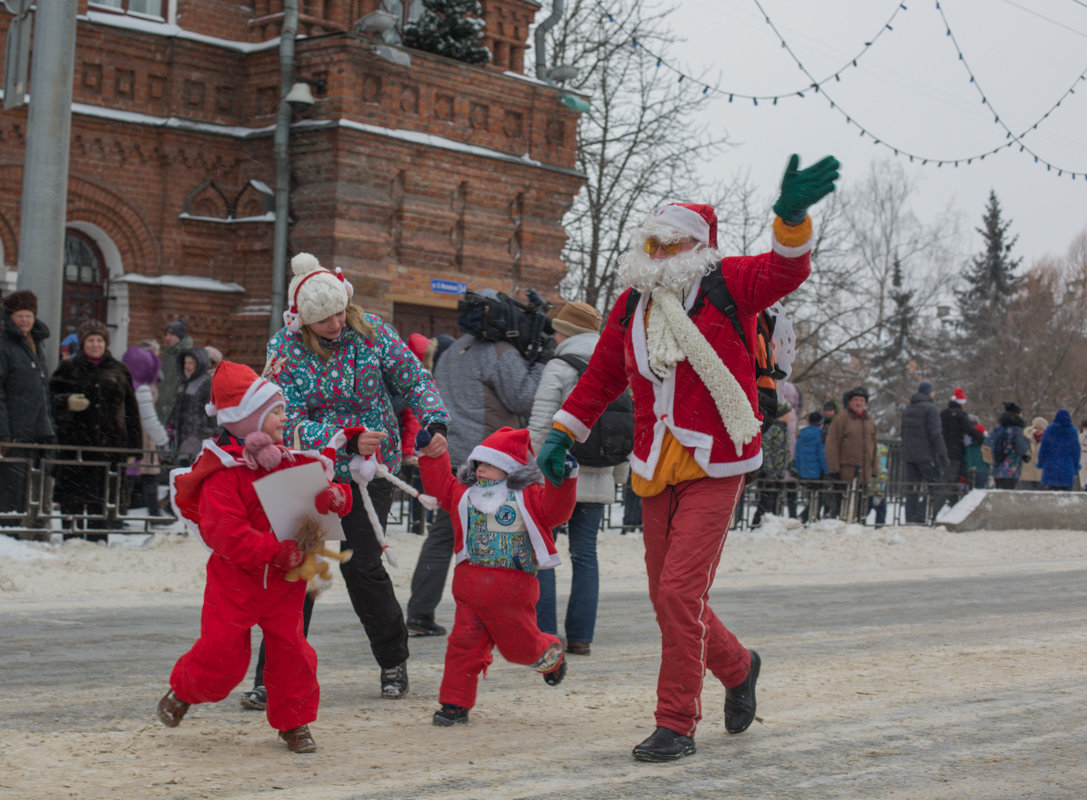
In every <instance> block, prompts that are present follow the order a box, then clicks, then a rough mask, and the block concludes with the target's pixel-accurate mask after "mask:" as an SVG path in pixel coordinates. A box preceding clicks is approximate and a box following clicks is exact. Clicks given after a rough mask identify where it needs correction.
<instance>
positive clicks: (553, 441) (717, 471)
mask: <svg viewBox="0 0 1087 800" xmlns="http://www.w3.org/2000/svg"><path fill="white" fill-rule="evenodd" d="M837 178H838V162H837V160H836V159H834V158H832V157H829V156H828V157H827V158H824V159H823V160H821V161H820V162H818V163H817V164H815V165H814V166H812V167H809V168H807V169H804V170H801V169H799V158H798V157H797V156H795V155H794V156H793V157H792V158H791V159H790V161H789V165H788V167H787V168H786V171H785V176H784V178H783V180H782V184H781V195H780V197H779V198H778V200H777V202H776V203H775V204H774V211H775V213H776V214H777V219H775V220H774V225H773V233H774V241H773V249H772V251H771V252H769V253H764V254H762V255H757V256H740V257H731V258H723V257H722V253H720V252H719V251H718V250H717V216H716V213H715V212H714V209H713V207H712V206H708V205H696V204H690V203H669V204H667V205H664V206H662V207H661V208H659V209H658V210H657V211H656V212H655V213H654V214H652V215H651V216H650V217H649V219H648V220H647V221H646V223H645V224H644V225H643V227H642V228H641V229H639V230H638V231H637V232H636V233H635V235H634V237H633V243H632V247H631V249H630V250H629V251H628V252H627V253H625V254H624V255H623V257H622V258H621V260H620V271H619V277H620V279H621V280H622V281H623V282H624V283H626V284H627V285H629V286H631V287H632V288H630V289H628V290H626V291H625V292H623V294H622V295H620V297H619V299H618V300H617V301H616V303H615V306H614V308H613V309H612V311H611V313H610V314H609V316H608V321H607V323H606V325H605V327H604V332H603V333H602V334H601V337H600V342H599V344H598V345H597V347H596V350H595V351H594V353H593V357H592V359H591V360H590V362H589V367H588V370H587V371H586V372H585V374H584V375H583V376H582V378H581V380H580V381H579V382H578V385H577V386H576V387H575V388H574V391H573V393H572V394H571V395H570V397H569V398H568V399H567V400H566V402H565V403H564V404H563V406H562V408H561V409H559V411H558V412H556V414H555V418H554V429H553V430H552V431H551V432H550V433H548V435H547V438H546V439H545V441H544V445H543V446H542V447H541V448H540V455H539V458H538V462H539V464H540V468H541V470H542V471H543V473H544V475H545V476H546V477H547V479H548V480H550V481H551V482H553V483H561V482H562V479H563V476H562V465H563V459H564V456H565V454H566V452H567V451H568V450H569V449H570V447H571V446H572V445H573V442H574V440H575V439H577V440H579V441H584V440H585V439H586V438H587V436H588V435H589V431H590V429H591V428H592V425H593V423H594V422H596V420H597V418H598V417H599V416H600V414H601V413H602V412H603V410H604V408H605V407H606V406H607V404H608V403H609V402H610V401H612V400H614V399H615V398H616V397H618V396H619V394H620V393H621V392H622V391H623V390H624V389H626V387H627V386H628V385H629V386H630V388H631V392H632V395H633V398H634V426H635V427H634V453H633V455H632V457H631V469H632V472H633V476H632V485H633V488H634V491H635V492H637V493H638V494H639V495H641V497H642V528H643V531H644V542H645V561H646V569H647V572H648V577H649V597H650V600H651V601H652V603H653V608H654V610H655V611H656V617H657V622H658V624H659V626H660V628H661V665H660V672H659V675H658V679H657V710H656V724H657V728H656V730H655V731H654V732H653V734H652V735H650V736H649V737H648V738H647V739H646V740H645V741H643V742H641V743H640V744H639V745H637V746H636V747H635V748H634V751H633V756H634V757H635V758H636V759H639V760H642V761H674V760H676V759H679V758H683V757H685V756H689V755H691V754H692V753H694V752H695V743H694V734H695V728H696V726H697V725H698V722H699V720H700V719H701V718H702V701H701V694H702V680H703V676H704V675H705V673H706V670H707V669H708V670H709V671H710V672H712V673H713V675H714V677H715V678H717V680H719V681H720V682H721V683H722V684H723V685H724V687H725V729H726V730H727V731H728V732H729V733H741V732H743V731H744V730H746V729H747V728H748V726H750V725H751V722H752V721H753V720H754V719H755V682H756V680H757V679H758V676H759V669H760V660H759V656H758V654H757V653H756V652H754V651H752V650H748V649H747V648H745V647H744V646H743V645H741V644H740V642H739V640H738V639H737V637H736V636H735V634H733V633H732V632H731V631H729V630H728V629H727V628H726V627H725V625H724V624H723V623H722V622H721V620H720V619H719V618H718V617H717V616H716V615H715V614H714V613H713V611H712V610H711V608H710V605H709V590H710V587H711V586H712V585H713V580H714V577H715V575H716V573H717V565H718V562H719V561H720V558H721V551H722V548H723V546H724V543H725V537H726V535H727V533H728V528H729V521H730V518H731V515H732V513H733V510H734V508H735V506H736V502H737V500H738V499H739V497H740V493H741V492H742V491H743V486H744V476H745V475H746V474H748V473H750V472H753V471H755V470H757V469H758V468H759V466H760V464H761V463H762V452H761V446H760V434H759V429H760V421H759V416H758V400H757V393H756V385H755V369H754V359H753V357H752V355H751V351H750V350H749V348H748V343H753V342H754V341H755V323H756V315H757V314H758V313H759V312H760V311H762V310H763V309H766V308H769V307H770V306H771V305H773V304H774V303H775V302H777V301H778V300H780V299H781V298H783V297H785V296H786V295H788V294H789V293H790V292H791V291H793V290H794V289H796V288H797V287H798V286H799V285H800V284H801V283H803V281H804V280H805V278H807V277H808V273H809V271H810V267H809V263H808V261H809V251H810V249H811V237H812V225H811V220H810V218H809V217H808V213H807V209H808V207H809V206H811V205H812V204H814V203H816V202H818V201H819V200H820V199H822V198H823V197H824V196H826V195H827V194H828V193H830V192H831V191H833V190H834V182H835V181H836V180H837ZM722 287H723V288H722ZM726 290H727V291H726ZM725 295H729V296H728V297H726V296H725ZM729 301H731V305H732V306H733V309H732V310H733V311H734V314H732V315H730V314H729V313H727V311H726V309H728V308H729V305H730V303H729ZM734 322H735V325H734Z"/></svg>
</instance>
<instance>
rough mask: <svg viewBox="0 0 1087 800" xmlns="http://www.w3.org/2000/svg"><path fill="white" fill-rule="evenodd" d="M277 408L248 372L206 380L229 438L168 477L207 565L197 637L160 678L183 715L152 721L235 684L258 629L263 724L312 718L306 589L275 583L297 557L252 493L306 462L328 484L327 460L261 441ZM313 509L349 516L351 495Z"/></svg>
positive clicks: (289, 724) (314, 699)
mask: <svg viewBox="0 0 1087 800" xmlns="http://www.w3.org/2000/svg"><path fill="white" fill-rule="evenodd" d="M283 405H285V400H284V398H283V395H282V393H281V392H280V390H279V388H278V387H277V386H276V385H275V384H273V383H270V382H268V381H266V380H264V379H262V378H259V377H257V374H256V373H255V372H253V370H251V369H249V367H246V366H244V365H241V364H235V363H232V362H229V361H223V362H222V363H221V364H220V365H219V367H218V369H217V370H216V371H215V376H214V377H213V379H212V388H211V403H210V404H209V407H208V411H209V415H210V414H211V413H213V412H214V413H217V421H218V422H219V424H221V425H223V426H224V427H225V428H226V429H227V431H228V432H229V434H230V437H227V438H225V440H221V441H222V443H215V442H213V441H212V440H210V439H209V440H206V441H205V442H204V447H203V450H202V451H201V453H200V455H199V457H198V458H197V460H196V462H195V463H194V464H193V466H192V467H191V468H189V469H187V470H175V471H174V472H173V473H172V474H171V476H170V483H171V487H170V488H171V500H172V502H173V505H174V508H175V510H176V512H177V514H178V516H179V517H181V518H182V519H183V520H184V521H185V522H186V524H187V525H188V527H189V528H190V530H192V531H193V532H194V533H196V534H197V535H199V536H200V539H201V541H202V542H203V543H204V545H205V546H206V547H207V548H208V549H209V550H211V556H210V557H209V558H208V563H207V585H206V587H205V590H204V607H203V610H202V612H201V620H200V638H199V639H197V640H196V643H195V644H194V645H193V646H192V649H191V650H189V652H187V653H186V654H185V655H183V656H182V657H181V658H180V659H178V661H177V664H176V665H175V666H174V669H173V672H172V673H171V675H170V687H171V690H172V694H173V695H174V697H175V699H176V700H177V701H180V703H181V704H184V708H182V709H181V711H180V713H176V710H173V709H171V708H169V707H168V708H167V714H166V717H165V718H164V717H163V713H162V706H161V705H160V718H162V719H163V722H165V723H166V724H168V725H171V724H173V725H176V724H177V722H179V721H180V718H181V716H183V715H184V712H185V711H186V710H187V705H188V704H194V703H215V702H218V701H219V700H222V699H224V698H225V697H226V696H227V695H228V694H229V693H230V691H231V690H232V689H234V687H235V686H237V685H238V684H239V683H240V682H241V681H242V679H243V678H244V677H245V673H246V670H247V669H248V667H249V661H250V629H251V628H252V627H253V626H254V625H259V626H260V627H261V630H262V631H263V634H264V641H265V643H266V646H267V654H268V655H267V665H266V666H265V672H264V675H265V686H266V687H267V690H268V705H267V715H268V722H269V724H270V725H271V726H272V727H273V728H275V729H276V730H279V731H281V732H284V731H292V730H294V729H297V728H299V727H300V726H305V725H308V723H310V722H312V721H313V720H314V719H316V718H317V705H318V700H319V698H320V689H319V687H318V685H317V655H316V653H315V652H314V650H313V648H312V647H311V646H310V644H309V643H308V642H307V641H306V639H305V637H304V635H303V633H302V601H303V599H304V596H305V592H306V583H305V582H304V581H288V580H286V577H285V575H286V573H287V572H288V571H289V570H290V569H292V568H294V567H296V566H298V565H299V564H300V563H301V561H302V557H303V554H302V553H301V552H300V551H299V550H298V548H297V547H296V546H295V543H294V541H293V540H288V541H284V542H280V541H279V540H277V538H276V535H275V534H274V533H273V532H272V530H271V524H270V523H269V521H268V517H267V516H266V514H265V512H264V508H263V507H262V506H261V503H260V500H259V499H258V497H257V493H256V490H255V489H254V486H253V485H254V484H255V483H256V482H257V481H258V480H260V479H261V478H263V477H265V476H266V475H269V474H271V473H272V472H276V471H278V470H282V469H289V468H291V467H295V466H300V465H302V464H306V463H309V462H318V463H320V464H321V465H322V467H323V468H324V470H325V474H326V476H327V477H328V478H329V479H331V477H332V475H333V472H332V467H333V456H334V453H333V451H332V450H327V451H326V452H325V453H316V452H306V453H303V452H299V451H294V450H288V449H287V448H286V447H283V446H282V445H280V444H276V443H275V442H274V441H273V439H272V437H271V436H269V435H268V434H267V433H263V432H262V431H261V429H262V427H263V426H264V420H265V418H266V416H267V415H268V413H269V412H270V411H272V409H274V408H275V407H276V406H283ZM341 438H343V437H342V436H341ZM331 444H332V445H333V446H335V443H331ZM315 506H316V508H315V510H316V511H319V512H320V511H322V510H324V511H325V512H327V511H328V509H329V507H330V506H331V508H332V509H333V510H335V511H336V512H337V513H338V514H339V515H340V516H343V515H344V514H346V513H347V512H348V511H349V510H350V508H351V494H350V492H349V491H348V490H347V489H346V487H344V486H342V485H340V484H336V483H331V484H330V487H329V489H327V490H325V492H322V493H321V494H319V495H318V498H317V499H316V501H315ZM169 698H170V695H169V694H168V695H167V697H166V698H164V699H163V701H164V702H166V701H167V700H168V699H169ZM171 702H172V701H171ZM171 711H173V713H171ZM307 736H308V731H307ZM285 738H286V737H285ZM288 744H291V740H290V739H288ZM292 749H294V748H292Z"/></svg>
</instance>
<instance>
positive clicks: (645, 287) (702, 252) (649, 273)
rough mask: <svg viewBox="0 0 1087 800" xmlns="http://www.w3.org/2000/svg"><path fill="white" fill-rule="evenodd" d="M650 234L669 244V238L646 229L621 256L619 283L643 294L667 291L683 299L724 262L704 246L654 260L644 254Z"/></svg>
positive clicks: (636, 235)
mask: <svg viewBox="0 0 1087 800" xmlns="http://www.w3.org/2000/svg"><path fill="white" fill-rule="evenodd" d="M651 235H657V236H658V238H660V240H661V241H664V242H666V241H668V238H667V237H666V236H665V237H661V236H659V235H658V234H656V233H653V232H652V231H651V230H649V226H646V227H643V228H641V229H639V230H638V231H637V232H636V233H635V234H634V244H633V245H632V246H631V248H630V249H629V250H627V251H626V252H625V253H623V255H621V256H619V273H618V275H619V280H620V281H622V283H623V284H624V285H627V286H633V287H634V288H635V289H637V290H638V291H640V292H652V291H653V290H654V289H657V288H664V289H671V290H672V291H674V292H676V293H678V294H679V295H680V297H682V296H684V295H686V294H687V292H688V291H690V289H691V287H692V286H694V285H695V284H696V283H698V281H700V280H702V278H703V277H704V276H705V275H706V274H707V273H708V272H709V271H710V269H712V268H713V266H714V265H715V264H717V263H719V262H720V260H721V256H720V254H719V253H718V252H717V251H716V250H714V249H712V248H709V247H705V246H702V245H699V246H697V247H695V248H694V249H693V250H688V251H686V252H683V253H676V254H675V255H674V256H667V257H665V258H659V259H655V258H651V257H650V256H649V253H647V252H645V240H646V239H647V238H648V237H649V236H651Z"/></svg>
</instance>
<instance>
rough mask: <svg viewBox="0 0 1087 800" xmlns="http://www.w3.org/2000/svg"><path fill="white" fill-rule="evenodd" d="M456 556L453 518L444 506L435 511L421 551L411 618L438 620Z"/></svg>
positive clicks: (413, 579) (413, 578) (413, 583)
mask: <svg viewBox="0 0 1087 800" xmlns="http://www.w3.org/2000/svg"><path fill="white" fill-rule="evenodd" d="M452 559H453V520H452V519H450V518H449V515H448V514H446V513H445V512H444V511H442V510H441V509H437V510H436V511H435V512H434V521H433V522H431V524H430V530H429V531H427V537H426V539H425V540H424V541H423V546H422V548H421V549H420V550H419V560H418V561H416V562H415V572H413V573H412V576H411V597H410V598H409V599H408V619H410V620H419V621H420V622H434V609H436V608H437V607H438V603H440V602H441V600H442V592H443V591H445V579H446V578H447V577H448V576H449V562H450V561H451V560H452Z"/></svg>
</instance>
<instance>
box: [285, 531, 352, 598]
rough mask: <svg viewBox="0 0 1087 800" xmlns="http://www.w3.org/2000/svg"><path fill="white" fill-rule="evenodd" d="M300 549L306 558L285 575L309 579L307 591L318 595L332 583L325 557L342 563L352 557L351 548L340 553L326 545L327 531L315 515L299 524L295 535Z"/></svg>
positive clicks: (292, 577) (292, 578)
mask: <svg viewBox="0 0 1087 800" xmlns="http://www.w3.org/2000/svg"><path fill="white" fill-rule="evenodd" d="M294 540H295V544H296V545H297V546H298V549H299V550H301V551H302V552H303V553H304V554H305V559H304V560H303V561H302V563H301V564H299V565H298V566H297V567H295V568H294V569H292V570H291V571H290V572H288V573H287V574H286V575H285V576H284V577H285V578H286V579H287V580H289V581H299V580H301V581H308V582H309V586H308V587H306V591H307V592H308V593H309V594H311V595H313V596H317V595H318V594H320V593H321V592H323V591H324V590H325V589H327V588H328V587H329V586H330V585H331V584H332V576H331V574H330V573H329V568H328V562H327V561H325V558H334V559H336V560H337V561H339V562H340V563H341V564H344V563H346V562H347V561H349V560H350V559H351V553H352V551H351V550H343V551H341V552H339V553H337V552H335V551H334V550H329V549H328V548H327V547H325V531H324V528H322V527H321V523H320V522H319V521H318V520H317V519H316V518H314V517H309V516H307V517H305V518H304V519H303V520H302V524H301V525H299V526H298V533H296V534H295V537H294Z"/></svg>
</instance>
